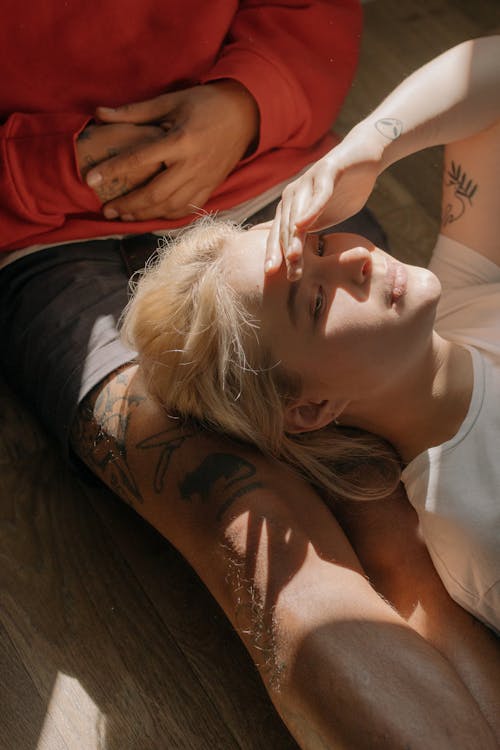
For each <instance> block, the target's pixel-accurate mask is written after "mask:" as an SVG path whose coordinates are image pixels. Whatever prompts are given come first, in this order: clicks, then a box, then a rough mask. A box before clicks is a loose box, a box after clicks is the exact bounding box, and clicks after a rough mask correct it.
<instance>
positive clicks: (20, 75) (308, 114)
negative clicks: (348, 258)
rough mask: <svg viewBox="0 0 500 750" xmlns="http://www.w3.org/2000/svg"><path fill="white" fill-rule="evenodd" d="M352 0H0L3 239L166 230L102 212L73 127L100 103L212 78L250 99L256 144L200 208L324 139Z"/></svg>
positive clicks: (348, 48) (233, 195)
mask: <svg viewBox="0 0 500 750" xmlns="http://www.w3.org/2000/svg"><path fill="white" fill-rule="evenodd" d="M360 27H361V12H360V6H359V3H358V1H357V0H312V1H311V2H304V1H299V0H286V1H285V0H267V2H266V0H242V1H241V2H239V3H238V2H236V0H168V2H165V0H140V2H139V1H138V0H120V2H118V1H117V0H100V1H99V3H98V4H97V5H94V4H92V3H91V4H90V5H89V4H88V3H82V2H81V0H65V2H62V0H30V2H29V3H25V2H22V0H4V2H3V7H2V21H1V23H0V59H1V66H0V67H1V70H2V76H1V80H0V121H1V123H2V124H1V127H0V146H1V150H0V250H3V251H6V250H12V249H16V248H21V247H25V246H27V245H33V244H38V243H43V244H52V243H56V242H63V241H66V240H74V239H85V238H90V237H99V236H105V235H110V234H114V233H117V234H128V233H134V232H135V233H137V232H146V231H154V230H160V229H168V228H169V227H174V226H179V225H180V224H183V223H186V221H188V219H184V220H181V221H173V222H166V221H165V220H155V221H145V222H135V223H128V224H127V223H124V222H110V221H107V220H105V219H104V218H103V217H102V215H101V212H100V208H101V206H100V203H99V200H98V198H97V196H96V195H95V193H94V191H93V190H91V189H90V188H89V187H88V186H87V185H86V184H85V183H84V182H83V181H82V179H81V177H80V174H79V172H78V168H77V164H76V157H75V145H74V144H75V140H76V136H77V135H78V133H79V132H80V131H81V130H82V129H83V128H84V127H85V125H86V124H87V122H88V121H89V118H90V117H91V116H92V114H93V113H94V110H95V107H96V105H98V104H105V105H107V106H118V105H120V104H124V103H128V102H133V101H141V100H143V99H147V98H150V97H154V96H157V95H159V94H160V93H163V92H166V91H169V90H175V89H178V88H186V87H188V86H192V85H195V84H197V83H200V82H201V83H203V82H207V81H211V80H215V79H219V78H233V79H236V80H237V81H239V82H241V83H242V84H243V85H244V86H246V87H247V88H248V89H249V91H250V92H251V93H252V94H253V96H254V97H255V99H256V101H257V103H258V106H259V109H260V139H259V143H258V147H257V150H256V151H255V152H254V153H253V154H252V156H251V157H250V158H249V159H247V160H245V161H243V162H241V163H240V165H238V167H237V169H235V170H234V171H233V172H232V173H231V174H230V175H229V177H228V178H227V179H226V181H225V182H224V183H223V184H222V185H220V186H219V188H217V190H216V191H215V192H214V193H213V195H212V197H211V198H210V200H209V201H208V203H207V204H206V205H205V209H206V210H209V211H210V210H215V209H218V210H222V209H226V208H231V207H232V206H235V205H237V204H239V203H242V202H243V201H245V200H247V199H249V198H251V197H253V196H255V195H258V194H259V193H261V192H262V191H264V190H266V189H268V188H270V187H272V186H273V185H275V184H277V183H279V182H280V181H282V180H284V179H286V178H287V177H290V176H291V175H293V174H294V173H296V172H297V171H298V170H300V169H301V168H302V167H303V166H304V165H305V164H307V163H308V162H310V161H312V160H314V159H317V158H318V157H319V156H320V155H321V154H323V153H324V152H325V150H326V149H327V148H329V147H331V145H332V140H331V136H330V135H328V130H329V128H330V126H331V123H332V122H333V120H334V117H335V115H336V114H337V113H338V111H339V108H340V106H341V104H342V101H343V99H344V97H345V94H346V92H347V91H348V88H349V85H350V83H351V80H352V76H353V74H354V70H355V66H356V61H357V54H358V46H359V37H360Z"/></svg>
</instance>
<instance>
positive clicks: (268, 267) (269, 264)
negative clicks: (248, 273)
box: [264, 260, 273, 273]
mask: <svg viewBox="0 0 500 750" xmlns="http://www.w3.org/2000/svg"><path fill="white" fill-rule="evenodd" d="M272 267H273V262H272V260H266V263H265V265H264V272H265V273H267V272H268V271H270V270H271V268H272Z"/></svg>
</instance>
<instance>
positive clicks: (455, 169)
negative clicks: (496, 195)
mask: <svg viewBox="0 0 500 750" xmlns="http://www.w3.org/2000/svg"><path fill="white" fill-rule="evenodd" d="M444 186H445V188H451V189H452V200H451V201H450V202H448V203H445V202H444V201H443V219H442V226H443V227H445V226H446V225H447V224H452V223H453V222H454V221H458V219H460V218H461V217H462V216H463V215H464V213H465V209H466V207H467V205H469V206H472V199H473V197H474V196H475V194H476V192H477V189H478V185H477V183H475V182H474V181H473V180H472V179H470V178H469V177H468V176H467V173H466V172H465V171H463V170H462V166H461V165H460V164H455V162H454V161H452V162H451V166H449V167H448V169H447V170H446V174H445V183H444Z"/></svg>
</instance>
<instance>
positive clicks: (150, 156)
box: [85, 135, 173, 189]
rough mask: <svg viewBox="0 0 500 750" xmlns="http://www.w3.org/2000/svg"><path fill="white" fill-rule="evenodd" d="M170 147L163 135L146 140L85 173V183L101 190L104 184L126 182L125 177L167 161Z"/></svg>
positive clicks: (170, 151) (170, 150)
mask: <svg viewBox="0 0 500 750" xmlns="http://www.w3.org/2000/svg"><path fill="white" fill-rule="evenodd" d="M171 145H172V144H171V142H170V141H167V136H165V135H161V136H158V137H156V138H154V139H153V138H151V137H150V138H147V139H145V140H144V141H142V142H141V143H140V144H138V145H137V146H132V147H131V148H129V149H126V150H125V151H123V152H122V153H120V154H118V156H113V157H112V158H111V159H107V160H106V161H103V162H101V163H100V164H99V165H98V166H97V167H95V168H94V169H91V170H90V171H89V172H88V173H87V176H86V178H85V181H86V183H87V185H88V186H89V187H91V188H94V189H97V188H99V189H101V187H102V186H103V185H104V184H106V183H108V184H114V183H115V182H117V181H120V180H126V178H127V176H128V175H129V174H133V173H134V172H139V171H141V170H142V169H145V168H149V167H152V166H154V165H157V166H158V167H159V166H160V165H162V164H165V163H166V162H167V161H168V160H169V156H170V154H171V153H172V150H173V149H172V148H171Z"/></svg>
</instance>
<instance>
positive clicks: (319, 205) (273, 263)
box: [265, 131, 379, 280]
mask: <svg viewBox="0 0 500 750" xmlns="http://www.w3.org/2000/svg"><path fill="white" fill-rule="evenodd" d="M352 133H354V131H352ZM378 172H379V154H378V152H376V151H375V150H373V148H372V146H371V144H370V145H365V144H364V143H363V140H362V139H356V138H355V137H354V135H353V134H350V135H349V136H348V137H347V138H346V139H345V140H344V141H343V142H342V143H341V144H339V145H338V146H336V148H334V149H332V151H330V152H329V153H328V154H327V155H326V156H324V157H323V158H322V159H320V160H319V161H318V162H316V164H314V165H313V166H312V167H311V168H310V169H308V170H307V172H305V173H304V174H303V175H302V176H301V177H299V178H298V179H297V180H295V181H294V182H291V183H290V184H289V185H288V186H287V187H286V188H285V190H284V191H283V196H282V199H281V203H280V204H279V205H278V208H277V210H276V216H275V219H274V222H273V225H272V227H271V231H270V233H269V239H268V242H267V252H266V260H265V270H266V273H268V274H273V273H275V272H276V271H277V270H278V269H279V267H280V266H281V264H282V262H283V260H284V261H285V263H286V267H287V275H288V278H289V279H290V280H295V279H298V278H300V276H301V274H302V267H303V260H302V258H303V251H304V243H305V238H306V235H307V233H308V232H311V231H319V230H320V229H324V228H326V227H330V226H333V225H335V224H338V223H339V222H341V221H344V220H345V219H348V218H349V217H350V216H353V215H354V214H355V213H357V212H358V211H360V210H361V208H363V206H364V205H365V203H366V201H367V200H368V197H369V195H370V193H371V191H372V189H373V186H374V184H375V180H376V178H377V175H378Z"/></svg>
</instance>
